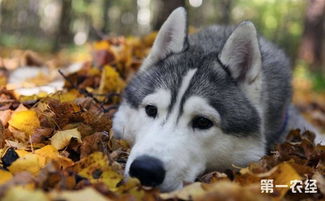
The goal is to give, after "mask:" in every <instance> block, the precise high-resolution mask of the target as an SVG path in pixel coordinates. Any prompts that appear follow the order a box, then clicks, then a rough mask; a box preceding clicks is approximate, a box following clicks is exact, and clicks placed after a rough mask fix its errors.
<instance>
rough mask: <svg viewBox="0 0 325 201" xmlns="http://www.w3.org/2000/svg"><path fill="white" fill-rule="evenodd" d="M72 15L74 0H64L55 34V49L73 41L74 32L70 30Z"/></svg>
mask: <svg viewBox="0 0 325 201" xmlns="http://www.w3.org/2000/svg"><path fill="white" fill-rule="evenodd" d="M71 15H72V0H62V4H61V15H60V21H59V27H58V29H57V32H56V34H55V40H54V45H53V51H56V50H58V49H59V48H60V45H61V44H67V43H70V42H71V39H72V33H71V30H70V25H71V19H72V16H71Z"/></svg>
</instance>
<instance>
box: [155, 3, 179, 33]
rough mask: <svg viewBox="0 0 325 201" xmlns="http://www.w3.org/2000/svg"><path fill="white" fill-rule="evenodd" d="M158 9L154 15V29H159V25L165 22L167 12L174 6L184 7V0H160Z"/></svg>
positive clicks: (174, 7)
mask: <svg viewBox="0 0 325 201" xmlns="http://www.w3.org/2000/svg"><path fill="white" fill-rule="evenodd" d="M158 6H159V8H160V9H159V11H158V13H157V15H156V22H155V23H154V26H153V28H154V30H159V29H160V27H161V25H162V24H163V23H164V22H165V20H166V19H167V17H168V16H169V14H170V13H171V12H172V11H173V10H174V9H176V8H178V7H180V6H182V7H185V0H160V1H159V4H158Z"/></svg>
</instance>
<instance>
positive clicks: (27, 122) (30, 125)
mask: <svg viewBox="0 0 325 201" xmlns="http://www.w3.org/2000/svg"><path fill="white" fill-rule="evenodd" d="M9 125H10V126H12V127H14V128H15V129H17V130H20V131H23V132H25V133H26V134H28V135H31V134H33V132H34V130H35V129H36V128H38V127H40V121H39V119H38V117H37V114H36V112H35V111H34V110H25V111H15V112H14V113H13V114H12V116H11V119H10V120H9Z"/></svg>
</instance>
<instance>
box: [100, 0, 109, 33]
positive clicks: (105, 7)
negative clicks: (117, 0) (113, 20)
mask: <svg viewBox="0 0 325 201" xmlns="http://www.w3.org/2000/svg"><path fill="white" fill-rule="evenodd" d="M110 7H111V0H103V16H102V17H103V18H102V19H103V27H102V30H101V31H102V32H103V33H104V34H107V33H108V32H109V17H108V9H109V8H110Z"/></svg>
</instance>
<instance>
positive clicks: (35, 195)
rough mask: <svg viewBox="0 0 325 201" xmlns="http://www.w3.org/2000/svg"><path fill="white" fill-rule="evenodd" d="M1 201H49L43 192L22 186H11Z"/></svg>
mask: <svg viewBox="0 0 325 201" xmlns="http://www.w3.org/2000/svg"><path fill="white" fill-rule="evenodd" d="M1 200H2V201H24V200H33V201H50V199H49V198H48V197H47V196H46V194H45V193H44V192H42V191H41V190H32V189H27V188H24V187H22V186H13V187H11V188H9V190H8V191H7V192H6V193H5V195H4V197H3V198H2V199H1Z"/></svg>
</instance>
